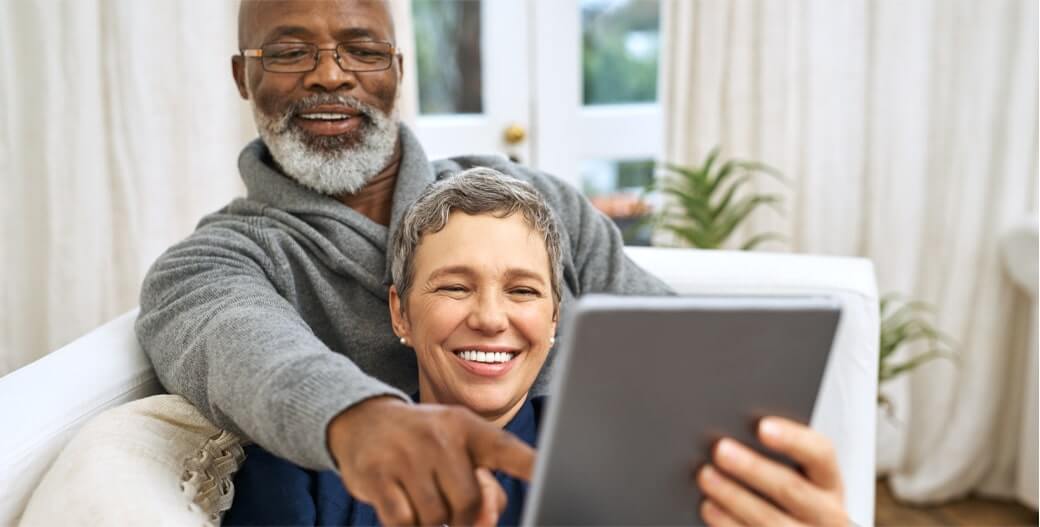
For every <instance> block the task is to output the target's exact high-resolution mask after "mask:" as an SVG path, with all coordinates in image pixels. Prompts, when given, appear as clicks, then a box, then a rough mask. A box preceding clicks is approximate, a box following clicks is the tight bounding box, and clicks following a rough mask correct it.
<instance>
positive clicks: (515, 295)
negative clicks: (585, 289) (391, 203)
mask: <svg viewBox="0 0 1040 527" xmlns="http://www.w3.org/2000/svg"><path fill="white" fill-rule="evenodd" d="M413 271H414V278H413V282H412V288H411V290H410V291H409V292H408V298H406V299H403V300H402V299H401V298H400V297H399V296H398V294H397V291H396V290H395V289H394V288H391V290H390V313H391V317H392V319H393V324H394V330H395V331H396V332H397V334H398V335H400V336H402V337H405V338H406V339H407V342H408V344H409V345H410V346H412V347H413V348H414V349H415V354H416V357H417V359H418V361H419V395H420V398H421V400H422V402H425V403H440V404H460V405H463V406H466V407H468V408H469V409H471V410H473V411H474V412H476V413H478V414H480V415H481V416H483V417H484V418H486V419H488V420H490V421H494V422H497V423H498V424H500V425H504V424H505V422H506V421H508V419H509V418H511V417H512V415H513V414H514V413H515V411H516V410H517V409H519V407H520V405H521V404H523V401H524V398H525V396H526V395H527V391H528V390H529V389H530V387H531V384H532V383H534V379H535V377H536V376H537V375H538V371H539V370H540V369H541V367H542V364H543V363H544V362H545V358H546V356H547V354H548V351H549V347H550V338H551V337H552V336H553V334H554V333H555V330H556V320H555V306H554V304H553V296H552V287H551V282H550V274H549V255H548V252H547V251H546V249H545V243H544V241H543V239H542V236H541V235H540V234H539V233H538V232H536V231H534V230H532V229H531V228H530V227H528V226H527V224H526V223H525V222H524V220H523V217H522V216H520V215H518V214H514V215H511V216H508V217H505V218H496V217H494V216H491V215H477V216H470V215H468V214H464V213H461V212H455V213H452V214H451V216H450V217H449V218H448V222H447V224H446V225H445V227H444V229H442V230H441V231H440V232H436V233H432V234H427V235H425V236H423V238H422V240H421V241H420V242H419V246H418V247H417V248H416V250H415V253H414V256H413ZM402 301H403V303H404V310H403V316H402V311H401V304H402Z"/></svg>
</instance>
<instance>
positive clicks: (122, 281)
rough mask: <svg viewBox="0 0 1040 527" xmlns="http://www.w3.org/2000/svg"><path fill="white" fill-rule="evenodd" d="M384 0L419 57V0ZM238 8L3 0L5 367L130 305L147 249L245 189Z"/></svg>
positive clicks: (409, 114) (406, 94)
mask: <svg viewBox="0 0 1040 527" xmlns="http://www.w3.org/2000/svg"><path fill="white" fill-rule="evenodd" d="M391 7H392V11H393V13H394V15H395V17H396V23H397V27H398V34H399V40H400V41H401V42H400V45H401V47H402V48H404V50H405V58H406V60H405V67H406V68H413V67H412V66H411V65H410V64H411V60H410V59H411V57H410V55H411V52H410V51H409V50H413V49H414V44H413V43H411V39H412V37H411V29H410V28H411V21H410V16H411V11H410V2H409V0H393V1H392V2H391ZM237 12H238V2H237V1H235V0H222V1H212V0H149V1H147V2H142V1H139V0H39V1H33V2H26V1H23V0H0V13H3V15H2V16H0V61H2V62H0V63H2V64H3V67H0V178H2V180H0V181H2V183H3V184H4V185H3V188H4V189H5V191H6V192H4V193H3V194H2V195H0V206H2V212H0V214H2V220H0V221H2V225H0V229H2V231H0V232H2V234H3V241H2V242H0V244H2V245H0V272H2V273H3V277H4V278H3V289H2V295H0V301H2V302H3V322H2V325H0V375H3V374H5V373H7V372H9V371H12V370H14V369H16V368H18V367H20V366H22V365H24V364H27V363H29V362H31V361H33V360H35V359H37V358H39V357H41V356H43V355H45V354H46V353H47V352H49V351H53V350H55V349H57V348H58V347H60V346H62V345H64V344H66V343H68V342H70V341H71V340H73V339H75V338H76V337H78V336H81V335H83V334H84V333H86V332H88V331H90V330H91V329H93V328H95V327H97V326H98V325H100V324H102V323H103V322H105V321H107V320H109V319H111V318H113V317H115V316H116V315H118V314H120V313H123V312H125V311H127V310H129V309H131V308H133V306H134V305H136V304H137V299H138V292H139V288H140V284H141V280H142V279H143V277H144V273H145V272H146V271H147V269H148V266H149V265H150V264H151V262H152V261H154V260H155V258H156V257H157V256H158V255H159V254H160V253H161V252H162V251H164V250H165V249H166V248H167V247H169V246H170V245H172V244H173V243H175V242H177V241H178V240H180V239H182V238H183V237H185V236H186V235H188V234H189V233H190V232H191V231H192V230H193V228H194V226H195V224H196V223H197V222H198V220H199V219H200V218H201V217H202V216H203V215H205V214H207V213H209V212H213V211H215V210H217V209H218V208H220V207H222V206H224V205H225V204H227V203H228V202H229V201H230V200H231V199H232V198H233V197H235V196H239V195H241V194H242V193H243V190H244V189H243V187H242V183H241V180H240V179H239V176H238V170H237V159H238V153H239V151H240V150H241V148H242V147H243V146H244V145H245V143H246V142H248V141H250V140H251V139H252V138H253V137H255V135H256V131H255V126H254V124H253V119H252V113H251V111H250V109H249V105H248V103H247V102H245V101H242V100H241V99H240V98H239V96H238V92H237V90H236V89H235V85H234V81H233V79H232V76H231V64H230V61H231V59H230V58H231V56H232V55H233V54H235V53H237V52H238V43H237ZM409 71H412V70H411V69H409ZM414 83H415V75H414V74H409V73H406V74H405V86H404V87H403V88H402V93H401V107H402V110H401V115H402V118H403V119H405V120H406V122H408V121H410V120H411V119H414V115H415V108H416V107H417V103H416V101H417V97H416V95H415V84H414Z"/></svg>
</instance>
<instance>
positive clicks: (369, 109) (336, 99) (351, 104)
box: [275, 93, 382, 132]
mask: <svg viewBox="0 0 1040 527" xmlns="http://www.w3.org/2000/svg"><path fill="white" fill-rule="evenodd" d="M330 104H334V105H339V106H346V107H348V108H350V109H352V110H354V111H355V112H357V113H358V114H359V115H360V116H362V117H364V118H365V119H367V120H368V121H370V122H371V121H373V120H374V119H375V118H376V116H379V115H382V112H381V111H380V110H379V109H378V108H376V107H374V106H371V105H369V104H365V103H363V102H361V101H360V100H358V99H357V98H356V97H352V96H350V95H337V94H332V93H316V94H313V95H308V96H306V97H304V98H302V99H300V100H297V101H292V102H291V103H289V104H288V105H287V106H286V107H285V109H284V110H283V111H282V114H281V115H280V116H279V117H278V118H277V119H276V121H275V128H276V129H277V130H278V131H280V132H284V131H286V130H288V129H289V126H290V124H291V123H290V122H291V120H292V118H293V117H296V116H297V115H300V114H301V113H304V112H306V111H307V110H310V109H313V108H315V107H317V106H322V105H330Z"/></svg>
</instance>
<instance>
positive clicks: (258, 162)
mask: <svg viewBox="0 0 1040 527" xmlns="http://www.w3.org/2000/svg"><path fill="white" fill-rule="evenodd" d="M399 134H400V135H399V138H400V141H401V165H400V167H399V169H398V172H397V182H396V184H395V185H394V196H393V200H392V205H391V209H390V226H389V229H387V228H385V227H383V226H382V225H378V224H376V223H375V222H373V221H371V220H369V219H368V218H366V217H365V216H364V215H362V214H361V213H359V212H357V211H355V210H354V209H352V208H350V207H348V206H346V205H344V204H343V203H341V202H339V201H338V200H336V199H335V198H333V197H331V196H327V195H325V194H321V193H319V192H316V191H314V190H311V189H309V188H307V187H304V186H303V185H300V184H299V183H297V182H296V181H295V180H294V179H292V178H290V177H288V176H286V175H284V174H282V173H281V172H280V171H279V170H278V169H277V168H275V164H274V160H273V158H272V157H271V153H270V151H269V150H268V149H267V145H265V144H264V142H263V141H262V140H260V139H259V138H258V139H255V140H253V141H252V142H251V143H249V144H248V145H246V147H245V148H244V149H243V150H242V153H241V154H240V155H239V157H238V169H239V172H240V173H241V175H242V180H243V181H244V182H245V185H246V197H247V198H248V199H250V200H252V201H257V202H260V203H264V204H266V205H270V206H272V207H275V208H277V209H280V210H283V211H285V212H288V213H291V214H294V215H297V216H301V215H319V216H325V217H329V218H333V219H336V220H338V221H341V222H342V223H344V224H346V225H348V226H350V227H352V228H354V229H355V230H358V231H364V232H369V233H374V234H378V235H380V236H381V237H382V236H385V238H384V239H383V243H384V245H383V249H384V250H385V249H386V246H387V245H389V240H390V239H392V237H393V236H394V234H395V233H396V232H397V229H398V225H399V224H400V222H401V219H402V218H403V217H404V213H405V212H407V211H408V208H409V207H411V205H412V203H413V202H414V201H415V200H416V198H418V197H419V194H420V193H422V191H423V190H424V189H425V188H426V187H427V186H428V185H429V184H430V183H432V182H433V181H434V177H435V176H434V173H433V167H432V166H431V165H430V161H429V160H428V159H427V157H426V152H424V151H423V148H422V145H420V144H419V140H418V139H417V138H416V137H415V134H414V133H413V132H412V131H411V129H409V128H408V127H407V126H406V125H404V124H403V123H402V124H401V126H400V132H399ZM390 278H391V277H390V259H389V258H387V259H386V265H385V269H384V274H383V283H384V284H389V283H390V281H391V280H390Z"/></svg>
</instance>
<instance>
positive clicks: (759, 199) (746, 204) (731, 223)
mask: <svg viewBox="0 0 1040 527" xmlns="http://www.w3.org/2000/svg"><path fill="white" fill-rule="evenodd" d="M780 199H781V197H780V196H778V195H775V194H759V195H756V196H745V197H744V198H742V199H741V200H740V201H738V202H737V203H736V204H734V205H733V207H732V208H731V209H729V210H727V211H726V212H725V213H724V215H723V217H722V218H720V219H719V224H718V229H719V231H718V234H719V236H720V237H721V238H722V239H723V240H725V239H726V238H728V237H729V236H730V235H731V234H733V231H734V230H735V229H736V228H737V226H738V225H740V224H741V223H742V222H743V221H744V220H745V219H747V217H748V216H749V215H750V214H751V213H752V212H754V210H755V209H756V208H757V207H758V206H760V205H764V204H766V203H770V202H773V201H778V200H780Z"/></svg>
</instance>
